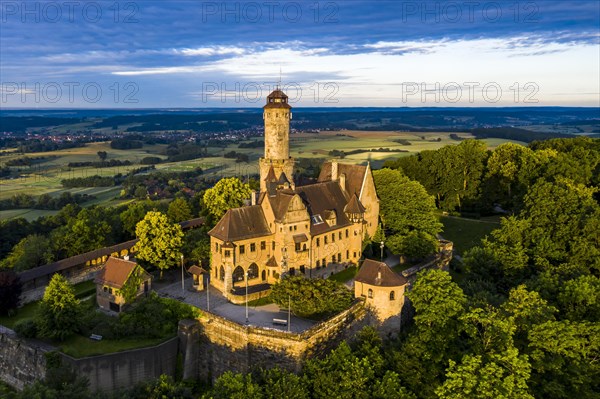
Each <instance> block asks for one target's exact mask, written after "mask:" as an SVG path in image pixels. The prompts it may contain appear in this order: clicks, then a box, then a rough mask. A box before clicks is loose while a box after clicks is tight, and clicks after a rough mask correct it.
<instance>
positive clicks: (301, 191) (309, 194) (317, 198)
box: [296, 181, 351, 235]
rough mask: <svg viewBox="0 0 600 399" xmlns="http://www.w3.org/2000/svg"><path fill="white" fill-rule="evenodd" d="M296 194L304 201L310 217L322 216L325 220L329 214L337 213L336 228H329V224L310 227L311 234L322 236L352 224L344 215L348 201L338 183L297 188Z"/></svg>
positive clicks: (331, 182) (332, 182)
mask: <svg viewBox="0 0 600 399" xmlns="http://www.w3.org/2000/svg"><path fill="white" fill-rule="evenodd" d="M296 192H297V193H298V195H300V198H302V201H304V204H305V205H306V208H307V210H308V213H309V215H310V216H311V217H312V216H314V215H320V216H321V218H322V219H323V220H325V219H327V214H328V212H331V211H335V214H336V216H337V217H336V219H337V220H336V222H337V224H336V225H335V226H329V225H328V224H327V223H319V224H313V223H311V225H310V233H311V234H313V235H314V234H321V233H324V232H326V231H329V230H333V229H337V228H339V227H343V226H348V225H350V224H351V222H350V221H349V220H348V217H347V216H346V214H345V213H344V207H345V206H346V203H347V202H348V199H347V198H346V196H345V195H344V193H343V192H342V189H341V188H340V185H339V184H338V182H335V181H330V182H324V183H316V184H310V185H308V186H302V187H296Z"/></svg>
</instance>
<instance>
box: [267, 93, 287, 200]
mask: <svg viewBox="0 0 600 399" xmlns="http://www.w3.org/2000/svg"><path fill="white" fill-rule="evenodd" d="M291 119H292V107H291V106H290V104H288V96H287V95H286V94H285V93H284V92H283V91H282V90H280V89H279V88H277V89H275V90H273V92H272V93H271V94H269V95H268V96H267V103H266V104H265V106H264V107H263V120H264V124H265V156H264V158H261V159H260V189H261V191H267V186H268V184H267V182H266V179H267V178H268V176H271V178H272V176H273V174H274V175H275V178H277V179H278V180H287V181H288V182H290V184H292V185H293V176H292V174H293V171H294V159H293V158H291V157H290V120H291ZM271 168H272V169H273V172H272V173H269V170H270V169H271ZM282 175H283V176H282Z"/></svg>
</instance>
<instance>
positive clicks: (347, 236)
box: [346, 229, 348, 238]
mask: <svg viewBox="0 0 600 399" xmlns="http://www.w3.org/2000/svg"><path fill="white" fill-rule="evenodd" d="M346 238H348V229H346Z"/></svg>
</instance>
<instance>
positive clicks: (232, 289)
mask: <svg viewBox="0 0 600 399" xmlns="http://www.w3.org/2000/svg"><path fill="white" fill-rule="evenodd" d="M291 109H292V107H291V106H290V105H289V103H288V96H287V95H286V94H285V93H284V92H283V91H281V90H279V89H276V90H274V91H273V92H272V93H271V94H269V96H268V97H267V104H266V105H265V106H264V107H263V111H264V112H263V119H264V124H265V154H264V157H263V158H260V161H259V168H260V191H259V192H254V193H252V196H251V200H250V204H249V205H246V206H242V207H240V208H233V209H230V210H228V211H227V213H225V215H224V216H223V217H222V218H221V220H220V221H219V222H218V223H217V225H216V226H215V227H214V228H213V229H212V230H211V231H210V232H209V235H210V237H211V255H212V256H211V276H210V284H211V285H213V286H214V287H216V288H217V289H219V290H220V291H221V292H222V293H223V294H224V295H225V296H226V297H228V298H229V299H230V300H232V301H235V297H236V296H240V295H242V294H243V293H244V292H245V290H246V285H248V289H249V291H250V292H251V293H259V292H262V291H267V290H269V287H270V285H271V284H274V283H276V282H278V281H279V280H280V279H281V278H282V276H284V275H286V274H289V275H298V274H300V275H304V276H306V277H309V278H311V277H325V276H326V275H330V274H331V273H334V272H336V271H340V270H342V269H343V268H344V267H346V266H348V265H350V264H358V261H359V259H360V258H361V250H362V242H363V239H364V238H365V237H370V236H373V234H374V233H375V230H376V229H377V221H378V217H379V200H378V198H377V194H376V192H375V184H374V182H373V175H372V173H371V169H370V166H369V165H368V164H367V165H366V166H361V165H348V164H341V163H338V162H337V161H332V162H326V163H325V164H324V165H323V167H322V169H321V173H320V175H319V177H318V179H317V183H314V184H309V185H305V186H296V185H295V184H294V158H292V157H290V149H289V143H290V138H289V136H290V120H291V119H292V112H291Z"/></svg>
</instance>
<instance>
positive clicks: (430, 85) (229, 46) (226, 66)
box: [0, 0, 600, 108]
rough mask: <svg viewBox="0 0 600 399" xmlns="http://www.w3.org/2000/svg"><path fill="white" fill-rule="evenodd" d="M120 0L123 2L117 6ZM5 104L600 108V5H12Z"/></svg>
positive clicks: (4, 39) (2, 42) (0, 44)
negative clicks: (278, 102) (281, 102)
mask: <svg viewBox="0 0 600 399" xmlns="http://www.w3.org/2000/svg"><path fill="white" fill-rule="evenodd" d="M117 6H118V7H117ZM0 29H1V31H0V33H1V35H0V73H1V78H0V79H1V85H0V90H1V93H0V94H1V95H2V100H1V103H0V105H1V106H3V107H25V108H53V107H62V108H64V107H86V108H100V107H111V108H151V107H215V106H216V107H258V106H260V105H262V103H263V101H264V97H265V96H266V94H268V91H269V90H270V89H271V88H272V87H273V85H275V84H277V82H278V80H279V71H280V69H281V71H282V74H281V76H282V78H281V79H282V82H281V83H282V85H283V86H284V88H285V89H286V91H287V92H288V94H289V95H290V96H291V98H292V102H293V103H294V104H295V105H296V106H311V107H315V106H316V107H318V106H345V107H347V106H393V107H398V106H523V105H525V106H535V105H542V106H550V105H564V106H600V78H599V75H600V2H599V1H597V0H592V1H559V0H538V1H490V2H486V1H481V0H478V1H402V0H396V1H357V0H356V1H355V0H346V1H256V2H223V1H216V2H212V1H199V0H194V1H192V0H190V1H121V2H117V3H115V1H114V0H111V1H106V2H104V1H71V2H69V1H67V0H64V1H63V0H59V1H47V0H46V1H41V2H36V1H25V2H24V1H6V0H2V1H0Z"/></svg>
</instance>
